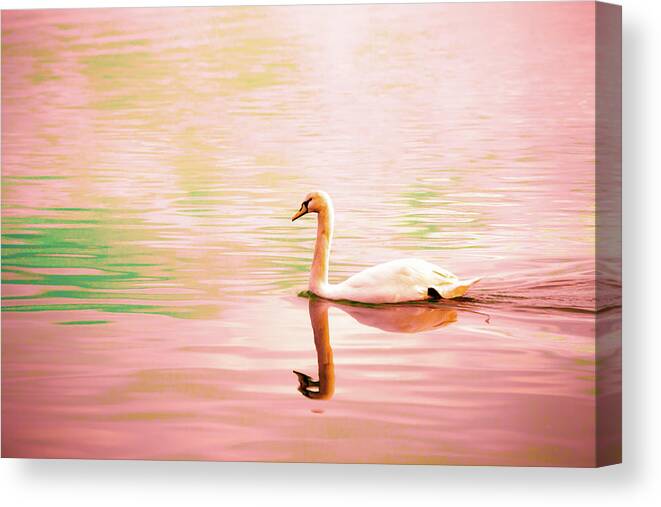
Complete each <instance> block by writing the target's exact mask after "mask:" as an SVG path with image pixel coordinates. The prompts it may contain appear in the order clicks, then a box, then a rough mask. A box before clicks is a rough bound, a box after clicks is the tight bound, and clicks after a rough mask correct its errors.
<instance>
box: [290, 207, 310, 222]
mask: <svg viewBox="0 0 661 507" xmlns="http://www.w3.org/2000/svg"><path fill="white" fill-rule="evenodd" d="M307 212H308V209H307V208H306V207H305V206H301V209H299V210H298V211H297V212H296V213H294V216H293V217H291V221H292V222H293V221H294V220H296V219H297V218H301V217H302V216H303V215H305V214H306V213H307Z"/></svg>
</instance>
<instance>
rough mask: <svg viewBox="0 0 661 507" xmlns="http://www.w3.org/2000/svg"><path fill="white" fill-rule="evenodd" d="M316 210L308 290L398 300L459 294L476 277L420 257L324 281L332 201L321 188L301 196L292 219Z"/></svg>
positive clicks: (334, 296) (336, 295) (356, 298)
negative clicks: (461, 277)
mask: <svg viewBox="0 0 661 507" xmlns="http://www.w3.org/2000/svg"><path fill="white" fill-rule="evenodd" d="M311 212H312V213H317V215H318V217H317V241H316V243H315V245H314V258H313V260H312V268H311V269H310V283H309V286H308V288H309V290H310V291H311V292H313V293H314V294H316V295H317V296H319V297H322V298H325V299H333V300H348V301H356V302H359V303H376V304H379V303H402V302H405V301H423V300H427V299H438V298H444V299H450V298H456V297H459V296H463V295H464V294H465V293H466V291H467V290H468V289H469V288H470V287H471V286H472V285H473V284H475V283H477V282H478V281H479V280H480V279H479V278H472V279H470V280H463V281H462V280H459V278H457V276H455V275H453V274H452V273H450V272H449V271H447V270H445V269H443V268H440V267H438V266H435V265H434V264H431V263H429V262H426V261H423V260H420V259H399V260H395V261H390V262H384V263H383V264H377V265H376V266H372V267H371V268H367V269H365V270H364V271H361V272H360V273H356V274H355V275H353V276H351V277H350V278H348V279H346V280H345V281H344V282H342V283H338V284H335V285H334V284H330V283H328V262H329V256H330V246H331V241H332V239H333V218H334V210H333V201H331V198H330V196H329V195H328V194H327V193H326V192H323V191H316V192H311V193H309V194H308V195H306V196H305V200H304V201H303V203H302V204H301V208H300V209H299V210H298V211H297V212H296V213H295V214H294V216H293V217H292V218H291V220H292V222H293V221H294V220H296V219H297V218H300V217H302V216H303V215H305V214H307V213H311Z"/></svg>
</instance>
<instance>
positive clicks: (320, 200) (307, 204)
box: [291, 190, 333, 222]
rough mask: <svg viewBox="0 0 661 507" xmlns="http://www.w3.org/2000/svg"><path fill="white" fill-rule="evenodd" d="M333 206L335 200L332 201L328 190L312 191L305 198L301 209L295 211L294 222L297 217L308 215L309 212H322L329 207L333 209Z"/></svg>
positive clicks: (292, 219)
mask: <svg viewBox="0 0 661 507" xmlns="http://www.w3.org/2000/svg"><path fill="white" fill-rule="evenodd" d="M332 207H333V201H331V198H330V195H328V194H327V193H326V192H324V191H323V190H316V191H314V192H310V193H309V194H308V195H306V196H305V199H303V202H302V203H301V207H300V208H299V210H298V211H297V212H296V213H294V216H293V217H291V221H292V222H293V221H294V220H296V219H297V218H300V217H302V216H303V215H307V214H308V213H321V212H323V211H326V210H328V209H332Z"/></svg>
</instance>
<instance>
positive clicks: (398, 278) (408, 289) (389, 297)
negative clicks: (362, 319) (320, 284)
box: [336, 259, 459, 303]
mask: <svg viewBox="0 0 661 507" xmlns="http://www.w3.org/2000/svg"><path fill="white" fill-rule="evenodd" d="M458 281H459V279H458V278H457V277H456V276H455V275H453V274H452V273H450V272H449V271H446V270H444V269H443V268H440V267H438V266H435V265H434V264H430V263H429V262H426V261H422V260H419V259H400V260H396V261H390V262H385V263H383V264H377V265H376V266H372V267H371V268H367V269H365V270H364V271H361V272H359V273H356V274H355V275H353V276H352V277H350V278H348V279H347V280H345V281H344V282H342V283H341V284H338V285H337V286H336V289H337V291H338V293H337V295H338V297H339V298H341V299H350V300H353V301H362V302H369V303H397V302H400V301H415V300H421V299H427V289H428V288H429V287H439V288H441V287H450V286H452V285H454V284H456V283H457V282H458ZM439 293H441V291H440V289H439Z"/></svg>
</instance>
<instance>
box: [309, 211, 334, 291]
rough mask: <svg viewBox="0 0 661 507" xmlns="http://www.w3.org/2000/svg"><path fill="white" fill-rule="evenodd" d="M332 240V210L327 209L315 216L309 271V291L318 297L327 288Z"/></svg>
mask: <svg viewBox="0 0 661 507" xmlns="http://www.w3.org/2000/svg"><path fill="white" fill-rule="evenodd" d="M332 240H333V208H332V207H330V206H329V207H327V208H325V209H323V210H321V211H320V212H319V213H318V214H317V241H316V242H315V244H314V257H313V259H312V268H311V269H310V284H309V289H310V290H311V291H312V292H314V293H315V294H317V295H319V296H323V293H324V292H325V290H326V289H327V288H328V265H329V258H330V247H331V241H332Z"/></svg>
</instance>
